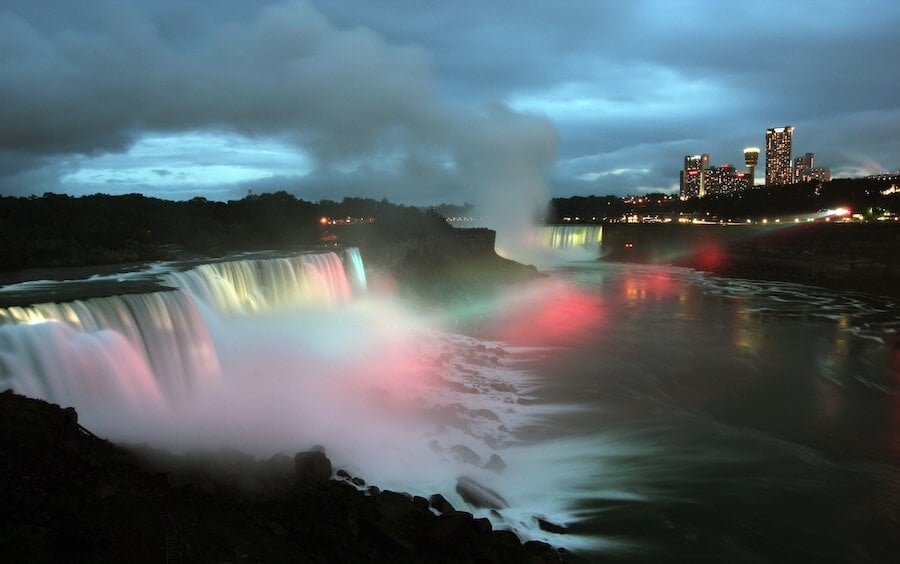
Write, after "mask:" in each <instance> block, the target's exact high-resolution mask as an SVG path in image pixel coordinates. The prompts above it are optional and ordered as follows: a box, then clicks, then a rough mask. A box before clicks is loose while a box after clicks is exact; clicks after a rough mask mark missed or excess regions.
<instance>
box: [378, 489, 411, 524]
mask: <svg viewBox="0 0 900 564" xmlns="http://www.w3.org/2000/svg"><path fill="white" fill-rule="evenodd" d="M376 499H377V500H378V511H379V512H380V513H381V514H382V515H383V516H384V517H386V518H388V519H390V520H393V521H397V520H399V519H401V518H402V517H404V516H405V515H408V514H410V513H413V512H418V511H420V509H419V508H418V507H416V506H415V504H413V502H412V499H411V498H410V497H409V495H408V494H403V493H398V492H393V491H391V490H384V491H382V492H381V494H380V495H379V496H378V497H377V498H376Z"/></svg>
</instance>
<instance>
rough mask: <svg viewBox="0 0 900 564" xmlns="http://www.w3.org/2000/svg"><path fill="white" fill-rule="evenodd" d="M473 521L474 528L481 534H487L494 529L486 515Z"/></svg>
mask: <svg viewBox="0 0 900 564" xmlns="http://www.w3.org/2000/svg"><path fill="white" fill-rule="evenodd" d="M474 523H475V530H476V531H478V532H479V533H481V534H487V533H490V532H491V531H492V530H494V527H493V525H491V520H490V519H488V518H487V517H479V518H478V519H475V520H474Z"/></svg>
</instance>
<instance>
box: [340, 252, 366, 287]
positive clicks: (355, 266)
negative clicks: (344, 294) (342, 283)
mask: <svg viewBox="0 0 900 564" xmlns="http://www.w3.org/2000/svg"><path fill="white" fill-rule="evenodd" d="M344 269H345V270H346V271H347V278H349V279H350V284H351V285H352V286H353V291H354V292H356V293H358V294H365V293H366V291H367V289H368V283H367V281H366V268H365V265H363V259H362V255H360V254H359V249H357V248H356V247H350V248H349V249H344Z"/></svg>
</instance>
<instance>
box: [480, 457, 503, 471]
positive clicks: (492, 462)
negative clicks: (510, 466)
mask: <svg viewBox="0 0 900 564" xmlns="http://www.w3.org/2000/svg"><path fill="white" fill-rule="evenodd" d="M482 468H484V469H485V470H490V471H492V472H497V473H499V472H503V471H504V470H506V463H505V462H503V459H502V458H500V456H499V455H498V454H496V453H494V454H492V455H491V457H490V458H489V459H488V461H487V462H485V464H484V466H482Z"/></svg>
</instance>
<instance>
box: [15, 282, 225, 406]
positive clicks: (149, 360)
mask: <svg viewBox="0 0 900 564" xmlns="http://www.w3.org/2000/svg"><path fill="white" fill-rule="evenodd" d="M218 374H219V364H218V360H217V357H216V353H215V349H214V347H213V344H212V340H211V338H210V335H209V332H208V330H207V328H206V325H205V323H204V321H203V318H202V317H201V315H200V312H199V310H198V309H197V307H196V305H195V304H194V302H193V301H192V300H191V299H190V298H189V297H188V296H187V295H185V294H184V293H182V292H177V291H176V292H155V293H150V294H134V295H124V296H112V297H107V298H92V299H88V300H79V301H74V302H69V303H63V304H54V303H45V304H38V305H34V306H30V307H10V308H0V385H2V386H3V387H6V386H11V387H13V389H15V390H16V391H19V392H21V393H24V394H27V395H29V396H33V397H41V398H44V399H47V400H50V401H59V402H74V403H78V404H83V403H85V402H90V401H96V400H97V399H98V398H106V399H109V398H110V396H116V395H118V396H121V397H123V398H125V399H130V400H134V401H138V400H140V401H145V402H152V401H154V400H155V399H160V398H162V397H180V396H182V395H184V394H185V393H187V392H190V391H191V389H192V388H193V387H194V386H195V385H196V384H197V383H198V382H200V381H204V380H210V379H215V378H217V377H218ZM79 398H80V399H81V400H82V401H78V399H79Z"/></svg>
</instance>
